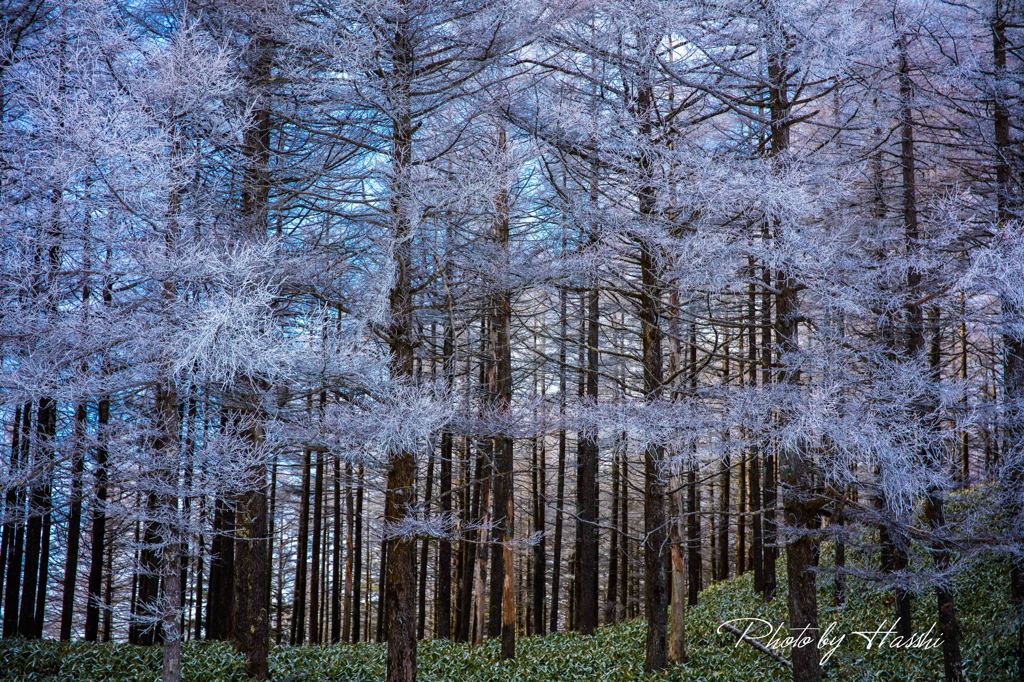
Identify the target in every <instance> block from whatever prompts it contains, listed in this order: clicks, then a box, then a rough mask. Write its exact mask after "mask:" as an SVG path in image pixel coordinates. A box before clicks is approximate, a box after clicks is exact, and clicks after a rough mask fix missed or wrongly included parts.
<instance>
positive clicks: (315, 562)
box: [309, 452, 324, 644]
mask: <svg viewBox="0 0 1024 682" xmlns="http://www.w3.org/2000/svg"><path fill="white" fill-rule="evenodd" d="M323 514H324V454H323V453H322V452H317V453H316V483H315V484H314V486H313V540H312V545H313V558H312V559H311V560H310V564H311V567H312V570H311V573H312V575H311V576H310V579H309V641H310V642H311V643H312V644H319V643H320V549H321V546H322V545H321V542H322V538H321V532H322V530H323Z"/></svg>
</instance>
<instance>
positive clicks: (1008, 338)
mask: <svg viewBox="0 0 1024 682" xmlns="http://www.w3.org/2000/svg"><path fill="white" fill-rule="evenodd" d="M1010 7H1012V3H1004V2H1003V1H1002V0H994V8H993V12H992V19H991V24H990V30H991V32H992V61H993V66H994V67H995V69H994V70H995V79H994V80H995V86H996V90H995V97H994V98H993V99H994V105H995V106H994V107H993V117H992V123H993V129H994V130H993V132H994V138H995V150H994V151H995V159H994V163H995V170H996V188H995V190H996V192H995V193H996V217H997V222H998V224H999V226H1000V227H1005V226H1006V225H1007V223H1008V222H1009V221H1010V219H1011V218H1012V216H1013V214H1014V213H1015V212H1016V210H1015V209H1018V208H1019V205H1014V204H1017V202H1018V201H1019V199H1017V198H1016V197H1015V196H1012V195H1011V187H1010V178H1011V173H1010V163H1009V160H1010V155H1011V154H1012V153H1013V149H1012V146H1011V144H1012V139H1011V136H1010V112H1009V107H1008V106H1007V99H1008V92H1007V90H1008V88H1009V87H1010V85H1009V81H1008V79H1007V71H1006V53H1007V47H1008V45H1007V37H1006V28H1007V18H1008V14H1009V12H1010ZM1011 202H1012V203H1011ZM1001 306H1002V313H1003V317H1004V319H1007V320H1014V319H1020V318H1021V314H1022V312H1024V311H1022V310H1021V308H1020V306H1019V305H1017V304H1016V303H1014V301H1013V300H1012V298H1011V297H1009V296H1003V298H1002V301H1001ZM1003 346H1004V353H1005V356H1004V357H1005V366H1004V371H1003V401H1004V403H1005V406H1004V411H1005V417H1004V419H1005V433H1006V449H1005V457H1006V458H1007V459H1008V460H1009V461H1007V462H1005V466H1006V470H1007V471H1008V472H1010V475H1009V477H1008V478H1009V480H1008V481H1007V487H1008V490H1009V494H1008V495H1007V502H1008V504H1007V505H1006V506H1007V518H1008V519H1009V522H1010V524H1011V527H1017V528H1019V527H1020V525H1021V518H1022V516H1024V509H1022V506H1021V504H1020V497H1019V495H1020V490H1021V486H1022V485H1024V476H1022V475H1021V473H1020V472H1021V470H1022V466H1021V465H1022V462H1021V461H1020V458H1021V453H1024V407H1022V406H1024V339H1022V338H1021V336H1020V334H1014V333H1010V332H1004V333H1003ZM993 371H994V370H993ZM993 383H994V382H993ZM1010 603H1011V605H1012V608H1013V612H1014V614H1015V616H1016V630H1017V671H1016V679H1018V680H1020V681H1022V682H1024V559H1022V558H1020V557H1014V558H1012V559H1011V561H1010Z"/></svg>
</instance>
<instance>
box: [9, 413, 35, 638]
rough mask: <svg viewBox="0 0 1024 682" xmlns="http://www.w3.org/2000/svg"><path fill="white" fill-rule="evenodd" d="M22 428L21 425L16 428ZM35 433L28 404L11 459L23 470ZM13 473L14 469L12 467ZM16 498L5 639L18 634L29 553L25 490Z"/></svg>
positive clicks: (17, 490) (14, 491)
mask: <svg viewBox="0 0 1024 682" xmlns="http://www.w3.org/2000/svg"><path fill="white" fill-rule="evenodd" d="M16 428H19V425H16ZM31 430H32V403H31V402H25V403H24V405H23V406H22V410H21V423H20V435H19V444H18V448H17V450H18V452H17V453H16V452H15V451H14V450H12V451H11V459H12V461H13V460H14V458H15V456H17V457H18V460H17V461H18V463H19V467H21V466H24V467H27V466H28V458H29V447H30V442H29V441H30V436H29V434H30V433H31ZM12 470H13V467H12ZM12 498H13V500H14V505H13V507H10V508H11V509H12V512H10V513H9V516H10V517H11V519H12V521H11V523H12V525H13V527H12V530H11V537H12V538H13V540H12V545H11V547H10V549H9V551H8V555H7V584H6V586H5V589H4V628H3V636H4V638H5V639H6V638H8V637H13V636H14V635H16V634H17V633H18V606H19V597H20V596H21V576H22V560H23V559H24V554H25V545H24V542H25V523H24V519H22V515H21V509H22V505H23V504H24V503H25V489H24V488H23V487H20V486H12V487H11V488H10V490H9V491H8V497H7V499H8V501H10V500H11V499H12Z"/></svg>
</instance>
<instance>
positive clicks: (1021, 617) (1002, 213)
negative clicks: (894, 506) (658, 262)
mask: <svg viewBox="0 0 1024 682" xmlns="http://www.w3.org/2000/svg"><path fill="white" fill-rule="evenodd" d="M993 4H994V7H993V10H994V11H993V12H992V19H991V24H990V30H991V32H992V62H993V66H994V67H995V83H996V92H995V97H994V98H993V100H994V106H993V117H992V123H993V133H994V139H995V150H994V152H995V154H994V156H995V159H994V165H995V170H996V187H995V190H996V191H995V194H996V213H997V215H996V217H997V221H998V223H999V225H1000V226H1001V227H1002V226H1005V225H1006V224H1007V223H1008V222H1009V221H1010V220H1011V219H1012V217H1013V214H1014V213H1015V212H1016V210H1015V209H1018V208H1019V206H1017V205H1015V204H1016V203H1017V201H1018V199H1017V198H1016V197H1015V196H1011V187H1010V178H1011V169H1010V163H1009V159H1010V156H1011V154H1012V153H1013V150H1012V147H1011V144H1012V138H1011V136H1010V130H1011V129H1010V112H1009V107H1008V105H1007V98H1008V91H1007V90H1008V88H1009V87H1010V85H1009V81H1008V80H1007V71H1006V53H1007V48H1008V44H1007V37H1006V28H1007V19H1008V18H1012V17H1008V14H1009V12H1010V7H1011V6H1012V3H1003V2H1002V0H995V1H994V3H993ZM1011 200H1012V203H1011ZM1012 209H1014V210H1012ZM1001 306H1002V313H1003V317H1004V318H1005V319H1008V320H1013V319H1020V318H1021V315H1022V313H1024V311H1022V310H1021V308H1020V306H1018V305H1016V304H1015V303H1014V302H1013V300H1012V299H1011V298H1010V297H1009V296H1004V297H1003V298H1002V301H1001ZM1003 346H1004V349H1005V350H1004V352H1005V358H1006V360H1005V369H1004V372H1003V391H1004V395H1003V400H1004V402H1005V408H1004V409H1005V416H1004V419H1005V433H1006V445H1007V448H1006V452H1007V453H1010V454H1009V456H1011V457H1012V456H1016V457H1020V453H1021V452H1024V409H1022V405H1024V339H1022V338H1021V337H1020V335H1018V334H1013V333H1004V334H1003ZM26 432H27V431H26ZM1008 468H1009V471H1010V472H1011V474H1010V480H1009V481H1008V484H1009V485H1008V489H1009V494H1008V495H1007V502H1008V504H1007V505H1006V506H1007V510H1006V511H1007V518H1008V519H1009V520H1010V523H1011V524H1013V523H1016V522H1017V520H1019V519H1020V518H1021V515H1022V512H1024V510H1022V509H1021V505H1020V501H1019V500H1020V498H1019V494H1020V489H1021V486H1022V485H1024V476H1022V475H1021V473H1020V472H1021V466H1020V462H1019V460H1017V461H1010V462H1009V463H1008ZM1010 603H1011V605H1012V608H1013V612H1014V615H1015V616H1016V630H1017V671H1016V679H1017V680H1020V681H1021V682H1024V559H1022V558H1020V557H1014V558H1012V559H1011V561H1010ZM5 630H6V628H5Z"/></svg>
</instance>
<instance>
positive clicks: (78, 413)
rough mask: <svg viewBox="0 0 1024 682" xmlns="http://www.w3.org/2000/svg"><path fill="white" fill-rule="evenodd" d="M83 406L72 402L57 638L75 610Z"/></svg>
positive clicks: (66, 631) (66, 634)
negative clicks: (72, 436)
mask: <svg viewBox="0 0 1024 682" xmlns="http://www.w3.org/2000/svg"><path fill="white" fill-rule="evenodd" d="M86 420H87V413H86V406H85V403H84V402H79V403H78V404H77V405H75V442H74V444H73V445H72V451H71V509H70V511H69V513H68V535H67V551H66V552H65V555H64V594H63V600H62V603H61V614H60V638H61V640H62V641H65V642H66V641H68V640H70V639H71V623H72V619H73V618H74V611H75V585H76V583H77V579H78V550H79V543H80V539H81V532H82V474H83V472H84V471H85V455H84V452H83V448H82V443H83V441H84V440H85V428H86Z"/></svg>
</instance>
